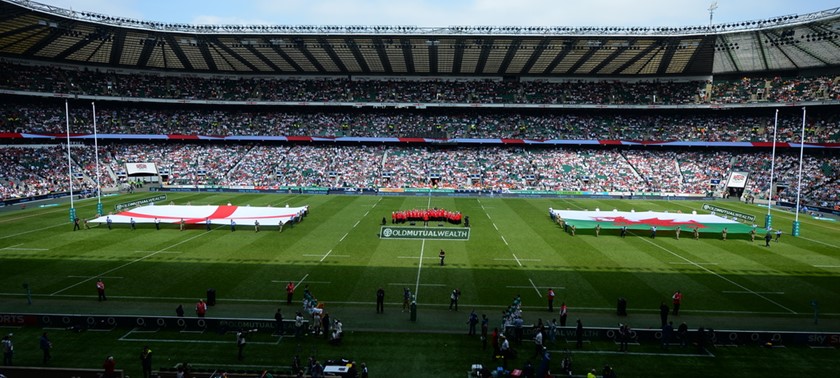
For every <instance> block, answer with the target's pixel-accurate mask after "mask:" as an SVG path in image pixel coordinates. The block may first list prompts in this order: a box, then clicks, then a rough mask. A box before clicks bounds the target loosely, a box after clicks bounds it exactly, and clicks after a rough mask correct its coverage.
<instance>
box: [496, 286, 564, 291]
mask: <svg viewBox="0 0 840 378" xmlns="http://www.w3.org/2000/svg"><path fill="white" fill-rule="evenodd" d="M505 287H506V288H508V289H530V288H532V287H533V286H505ZM552 288H553V289H557V290H565V289H566V287H565V286H537V289H552Z"/></svg>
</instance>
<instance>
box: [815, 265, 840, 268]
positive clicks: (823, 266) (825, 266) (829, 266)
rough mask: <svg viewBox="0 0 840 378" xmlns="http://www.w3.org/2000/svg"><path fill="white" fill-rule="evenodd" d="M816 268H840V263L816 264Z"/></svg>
mask: <svg viewBox="0 0 840 378" xmlns="http://www.w3.org/2000/svg"><path fill="white" fill-rule="evenodd" d="M814 267H815V268H840V265H814Z"/></svg>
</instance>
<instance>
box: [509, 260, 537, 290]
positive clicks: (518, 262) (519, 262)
mask: <svg viewBox="0 0 840 378" xmlns="http://www.w3.org/2000/svg"><path fill="white" fill-rule="evenodd" d="M511 255H513V259H514V260H516V263H517V264H519V266H522V262H521V261H519V258H518V257H516V254H515V253H511ZM531 284H533V282H531Z"/></svg>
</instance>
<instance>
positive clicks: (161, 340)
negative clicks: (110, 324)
mask: <svg viewBox="0 0 840 378" xmlns="http://www.w3.org/2000/svg"><path fill="white" fill-rule="evenodd" d="M119 341H138V342H150V343H186V344H235V343H236V340H230V341H221V340H177V339H123V338H120V339H119ZM248 344H256V345H277V344H280V340H279V339H278V340H277V342H274V343H267V342H265V341H249V342H248ZM225 366H228V365H225ZM260 366H262V365H260Z"/></svg>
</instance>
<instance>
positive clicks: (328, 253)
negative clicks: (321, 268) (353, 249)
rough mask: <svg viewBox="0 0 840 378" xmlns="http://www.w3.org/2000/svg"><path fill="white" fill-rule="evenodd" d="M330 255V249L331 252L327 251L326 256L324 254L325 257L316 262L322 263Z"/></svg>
mask: <svg viewBox="0 0 840 378" xmlns="http://www.w3.org/2000/svg"><path fill="white" fill-rule="evenodd" d="M342 239H344V238H342ZM330 253H332V249H331V250H329V251H327V254H326V255H324V257H321V260H318V262H323V261H324V260H325V259H326V258H327V256H329V255H330Z"/></svg>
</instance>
